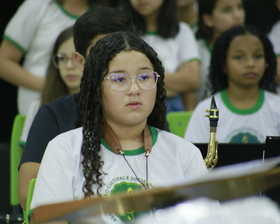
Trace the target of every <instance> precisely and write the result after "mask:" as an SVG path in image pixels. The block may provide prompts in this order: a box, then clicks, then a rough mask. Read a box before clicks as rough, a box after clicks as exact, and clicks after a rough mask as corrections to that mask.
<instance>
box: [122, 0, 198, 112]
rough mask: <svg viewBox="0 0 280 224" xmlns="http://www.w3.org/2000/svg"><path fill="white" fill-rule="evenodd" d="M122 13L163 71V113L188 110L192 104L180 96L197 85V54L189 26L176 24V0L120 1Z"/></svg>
mask: <svg viewBox="0 0 280 224" xmlns="http://www.w3.org/2000/svg"><path fill="white" fill-rule="evenodd" d="M120 6H121V7H122V8H123V9H124V11H126V12H129V13H131V14H132V17H133V21H134V23H135V26H136V29H137V31H138V34H139V35H140V36H141V37H142V38H143V39H144V40H145V41H146V42H147V43H148V44H149V45H150V46H152V47H153V48H154V49H155V50H156V52H157V53H158V55H159V58H160V60H161V61H162V63H163V65H164V68H165V73H166V74H165V88H166V90H167V113H168V112H170V111H184V110H192V109H193V108H194V105H193V102H192V101H191V100H188V99H187V97H184V101H183V99H182V94H186V93H189V92H192V91H194V90H195V89H197V88H198V87H199V85H200V67H199V54H198V48H197V44H196V40H195V36H194V34H193V32H192V30H191V29H190V27H189V26H188V25H187V24H185V23H183V22H178V20H177V16H176V1H174V0H148V1H145V3H142V2H139V1H138V0H122V1H121V5H120Z"/></svg>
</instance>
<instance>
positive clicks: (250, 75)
mask: <svg viewBox="0 0 280 224" xmlns="http://www.w3.org/2000/svg"><path fill="white" fill-rule="evenodd" d="M245 76H246V77H247V78H255V77H256V76H257V74H256V73H253V72H250V73H247V74H246V75H245Z"/></svg>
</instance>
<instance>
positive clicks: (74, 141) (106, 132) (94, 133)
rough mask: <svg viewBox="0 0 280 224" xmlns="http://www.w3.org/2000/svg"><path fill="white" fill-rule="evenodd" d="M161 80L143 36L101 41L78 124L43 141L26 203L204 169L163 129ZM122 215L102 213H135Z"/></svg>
mask: <svg viewBox="0 0 280 224" xmlns="http://www.w3.org/2000/svg"><path fill="white" fill-rule="evenodd" d="M163 80H164V69H163V66H162V63H161V61H160V60H159V59H158V58H157V54H156V52H155V51H154V50H153V49H152V48H151V47H150V46H149V45H148V44H147V43H146V42H145V41H144V40H143V39H141V38H140V37H138V36H136V35H135V34H133V33H131V32H117V33H113V34H110V35H108V36H106V37H104V38H102V39H101V40H99V41H98V42H97V43H96V45H95V46H94V47H92V49H91V51H90V54H89V56H88V57H87V60H86V64H85V67H84V74H83V77H82V81H81V90H80V97H79V104H78V117H79V120H80V121H81V124H82V127H80V128H77V129H74V130H71V131H68V132H66V133H62V134H60V135H59V136H57V137H55V138H54V139H53V140H51V141H50V143H49V144H48V146H47V149H46V151H45V154H44V157H43V159H42V164H41V166H40V170H39V173H38V177H37V182H36V186H35V190H34V195H33V199H32V203H31V208H32V209H34V208H36V207H37V206H40V205H44V204H50V203H58V202H65V201H72V200H79V199H83V198H91V197H97V196H110V195H112V194H115V193H118V192H127V193H133V192H134V191H137V190H138V189H141V188H143V189H150V188H153V187H159V186H162V185H166V184H167V183H177V181H182V180H186V179H188V178H190V177H193V176H199V175H203V174H206V173H207V169H206V166H205V164H204V161H203V158H202V155H201V153H200V151H199V149H198V148H196V147H195V146H194V145H193V144H191V143H190V142H188V141H186V140H184V139H182V138H180V137H178V136H176V135H174V134H171V133H170V132H167V131H164V129H165V124H166V105H165V103H166V102H165V101H166V90H165V88H164V81H163ZM50 177H51V178H50ZM61 180H63V181H61ZM127 212H128V213H126V214H125V215H121V216H120V215H118V214H110V215H108V216H104V217H103V219H104V220H103V221H104V223H121V222H128V221H133V220H131V218H135V217H137V214H136V212H131V211H127ZM102 223H103V222H102Z"/></svg>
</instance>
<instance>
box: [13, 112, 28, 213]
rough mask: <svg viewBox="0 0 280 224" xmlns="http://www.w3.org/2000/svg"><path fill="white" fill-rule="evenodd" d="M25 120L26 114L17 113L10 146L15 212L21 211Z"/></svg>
mask: <svg viewBox="0 0 280 224" xmlns="http://www.w3.org/2000/svg"><path fill="white" fill-rule="evenodd" d="M24 121H25V115H20V114H17V115H16V116H15V119H14V122H13V127H12V135H11V146H10V147H11V148H10V204H11V206H12V208H13V214H19V213H20V205H19V197H18V165H19V162H20V159H21V156H22V152H23V148H22V147H21V146H20V145H19V141H20V136H21V132H22V129H23V125H24Z"/></svg>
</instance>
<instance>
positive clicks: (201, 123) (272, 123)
mask: <svg viewBox="0 0 280 224" xmlns="http://www.w3.org/2000/svg"><path fill="white" fill-rule="evenodd" d="M214 97H215V101H216V104H217V108H218V109H219V121H218V127H217V134H216V139H217V140H218V142H219V143H264V142H265V138H266V136H267V135H272V136H280V96H279V95H277V94H273V93H270V92H268V91H264V90H260V94H259V98H258V101H257V103H256V104H255V105H254V106H253V107H252V108H250V109H247V110H240V109H237V108H235V107H234V106H233V105H232V104H231V103H230V102H229V100H228V98H227V95H226V91H222V92H219V93H216V94H215V95H214ZM210 102H211V97H209V98H207V99H205V100H203V101H202V102H200V103H199V104H198V105H197V107H196V108H195V110H194V112H193V115H192V117H191V119H190V122H189V124H188V127H187V130H186V132H185V139H187V140H189V141H190V142H193V143H207V142H209V137H210V133H209V119H208V118H206V117H205V116H204V115H205V110H207V109H209V108H210Z"/></svg>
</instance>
